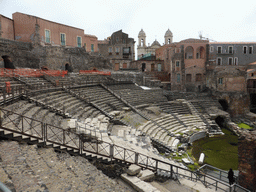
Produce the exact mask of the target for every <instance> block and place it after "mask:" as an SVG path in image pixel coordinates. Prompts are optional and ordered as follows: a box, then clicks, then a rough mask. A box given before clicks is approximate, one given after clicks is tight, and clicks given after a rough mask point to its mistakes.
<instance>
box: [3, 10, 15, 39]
mask: <svg viewBox="0 0 256 192" xmlns="http://www.w3.org/2000/svg"><path fill="white" fill-rule="evenodd" d="M0 33H1V35H0V37H2V38H5V39H11V40H14V30H13V20H12V19H9V18H7V17H4V16H3V15H0Z"/></svg>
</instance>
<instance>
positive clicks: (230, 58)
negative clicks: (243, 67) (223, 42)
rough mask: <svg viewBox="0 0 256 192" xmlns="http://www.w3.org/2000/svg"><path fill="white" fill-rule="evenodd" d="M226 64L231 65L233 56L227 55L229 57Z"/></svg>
mask: <svg viewBox="0 0 256 192" xmlns="http://www.w3.org/2000/svg"><path fill="white" fill-rule="evenodd" d="M228 64H229V65H233V58H232V57H229V58H228Z"/></svg>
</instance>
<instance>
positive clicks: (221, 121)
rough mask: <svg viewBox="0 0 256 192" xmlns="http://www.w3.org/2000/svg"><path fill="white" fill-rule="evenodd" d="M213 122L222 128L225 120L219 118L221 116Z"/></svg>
mask: <svg viewBox="0 0 256 192" xmlns="http://www.w3.org/2000/svg"><path fill="white" fill-rule="evenodd" d="M215 122H216V123H217V124H218V125H219V126H220V127H221V128H223V127H224V124H225V118H224V117H221V116H218V117H217V118H216V119H215Z"/></svg>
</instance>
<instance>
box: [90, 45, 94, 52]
mask: <svg viewBox="0 0 256 192" xmlns="http://www.w3.org/2000/svg"><path fill="white" fill-rule="evenodd" d="M91 52H94V44H91Z"/></svg>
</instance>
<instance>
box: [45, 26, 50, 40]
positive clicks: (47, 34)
mask: <svg viewBox="0 0 256 192" xmlns="http://www.w3.org/2000/svg"><path fill="white" fill-rule="evenodd" d="M45 42H46V43H51V32H50V30H48V29H45Z"/></svg>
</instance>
